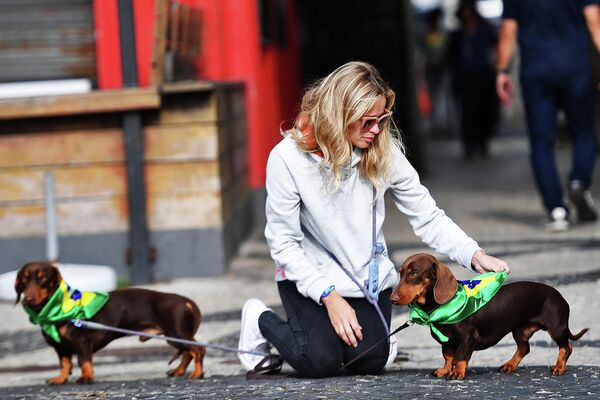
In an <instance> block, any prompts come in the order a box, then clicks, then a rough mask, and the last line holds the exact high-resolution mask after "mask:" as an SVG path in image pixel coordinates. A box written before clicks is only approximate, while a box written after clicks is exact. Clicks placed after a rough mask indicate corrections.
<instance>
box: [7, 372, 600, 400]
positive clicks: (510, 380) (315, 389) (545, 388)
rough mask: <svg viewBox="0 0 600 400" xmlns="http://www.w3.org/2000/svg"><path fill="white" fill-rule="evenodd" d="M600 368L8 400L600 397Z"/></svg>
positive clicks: (166, 385)
mask: <svg viewBox="0 0 600 400" xmlns="http://www.w3.org/2000/svg"><path fill="white" fill-rule="evenodd" d="M599 384H600V368H599V367H583V366H578V367H572V368H570V369H569V370H568V371H567V373H566V374H565V375H564V376H561V377H552V376H551V375H550V374H549V373H548V369H547V368H543V367H528V368H523V369H521V370H519V371H517V372H516V373H514V374H510V375H507V374H501V373H499V372H497V371H496V370H494V369H491V368H474V369H472V370H471V372H470V375H469V379H466V380H464V381H447V380H443V379H441V380H440V379H437V378H433V377H432V376H431V372H430V371H428V370H423V369H408V370H402V371H392V372H388V373H386V374H384V375H380V376H343V377H336V378H326V379H320V380H309V379H300V378H293V377H284V378H281V379H277V380H262V381H247V380H246V379H245V378H244V377H242V376H214V377H211V378H208V379H204V380H202V381H188V380H185V379H154V380H141V381H135V382H132V381H121V382H119V381H115V382H103V383H96V384H94V385H91V386H90V385H88V386H81V385H73V384H70V385H66V386H62V387H48V386H29V387H26V388H6V389H2V398H3V399H4V400H12V399H14V400H17V399H40V398H43V399H89V398H100V399H119V398H121V399H208V398H212V399H259V398H260V399H282V398H285V399H290V400H291V399H303V400H304V399H340V398H344V399H368V398H373V399H399V398H402V399H422V398H428V399H456V398H461V399H492V398H496V399H549V398H550V399H552V398H561V399H584V398H589V399H597V398H599V397H600V385H599Z"/></svg>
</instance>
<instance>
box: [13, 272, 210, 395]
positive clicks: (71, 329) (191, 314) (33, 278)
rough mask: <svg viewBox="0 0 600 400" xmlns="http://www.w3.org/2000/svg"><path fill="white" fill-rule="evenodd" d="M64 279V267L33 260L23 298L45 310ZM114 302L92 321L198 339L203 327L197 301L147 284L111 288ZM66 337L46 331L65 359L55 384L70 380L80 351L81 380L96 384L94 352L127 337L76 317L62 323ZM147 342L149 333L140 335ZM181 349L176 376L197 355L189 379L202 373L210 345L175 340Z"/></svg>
mask: <svg viewBox="0 0 600 400" xmlns="http://www.w3.org/2000/svg"><path fill="white" fill-rule="evenodd" d="M61 280H62V278H61V275H60V272H59V270H58V269H57V268H56V267H55V266H54V265H52V264H51V263H48V262H43V261H39V262H30V263H27V264H25V265H24V266H23V267H22V268H21V269H20V270H19V272H18V274H17V279H16V282H15V290H16V292H17V299H16V302H15V304H17V303H18V302H19V301H20V300H21V296H22V297H23V304H24V305H26V306H27V307H29V308H30V309H31V310H33V311H34V312H39V311H40V310H42V308H43V307H44V305H45V304H46V303H47V302H48V300H49V299H50V298H51V297H52V296H53V294H54V293H55V291H56V290H60V289H59V285H60V282H61ZM109 296H110V297H109V299H108V302H106V304H105V305H104V306H103V307H102V308H101V309H100V311H98V312H97V313H96V314H95V315H94V316H93V317H92V318H91V319H90V320H91V321H95V322H99V323H102V324H105V325H110V326H116V327H119V328H124V329H129V330H135V331H144V332H147V333H153V334H164V335H166V336H172V337H178V338H182V339H187V340H194V334H195V333H196V331H197V330H198V327H199V326H200V319H201V314H200V310H199V309H198V306H197V305H196V303H194V302H193V301H192V300H190V299H188V298H186V297H183V296H179V295H177V294H171V293H161V292H157V291H153V290H147V289H134V288H129V289H118V290H114V291H111V292H110V293H109ZM56 328H57V330H58V333H59V335H60V339H61V340H60V342H57V341H55V340H53V339H52V338H51V337H50V336H48V335H47V334H46V333H44V332H42V333H43V336H44V339H45V340H46V342H47V343H48V344H49V345H50V346H52V347H53V348H54V349H55V350H56V353H57V354H58V358H59V361H60V373H59V375H58V376H57V377H55V378H52V379H50V380H48V383H49V384H54V385H60V384H63V383H65V382H66V381H67V379H68V378H69V375H70V374H71V370H72V362H71V357H72V356H73V355H74V354H75V355H77V360H78V363H79V367H80V368H81V377H80V378H79V379H78V380H77V382H78V383H92V382H93V381H94V370H93V362H92V355H93V353H95V352H96V351H98V350H100V349H102V348H103V347H105V346H106V345H107V344H108V343H110V342H112V341H113V340H115V339H118V338H120V337H122V336H124V335H123V334H121V333H115V332H109V331H97V330H88V329H81V328H76V327H75V326H73V324H72V323H71V322H70V321H68V320H67V321H61V322H57V323H56ZM140 340H141V341H145V340H148V338H143V337H140ZM169 344H170V345H171V346H173V347H175V348H176V349H177V350H178V352H177V354H176V355H175V357H173V359H172V360H171V362H172V361H174V360H175V359H176V358H177V357H179V356H180V355H181V356H182V359H181V363H180V364H179V366H178V367H177V368H174V369H171V370H169V371H168V373H167V374H168V375H170V376H181V375H183V374H184V373H185V370H186V369H187V366H188V364H189V363H190V361H192V359H193V360H194V371H193V372H192V373H190V374H189V375H188V378H189V379H193V378H202V377H203V375H204V371H203V367H202V362H203V359H204V353H205V348H204V347H200V346H187V345H185V344H179V343H171V342H169Z"/></svg>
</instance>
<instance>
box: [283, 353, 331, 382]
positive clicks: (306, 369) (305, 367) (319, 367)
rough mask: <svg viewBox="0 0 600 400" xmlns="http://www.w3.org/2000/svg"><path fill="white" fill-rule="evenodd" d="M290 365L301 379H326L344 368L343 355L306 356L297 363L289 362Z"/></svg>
mask: <svg viewBox="0 0 600 400" xmlns="http://www.w3.org/2000/svg"><path fill="white" fill-rule="evenodd" d="M288 362H289V361H288ZM289 364H290V365H291V366H292V367H293V368H294V369H295V370H296V372H297V373H298V375H300V376H301V377H305V378H326V377H329V376H334V375H337V374H338V373H339V371H340V368H341V366H342V357H341V355H331V354H319V355H311V356H309V355H304V356H302V357H300V358H299V359H298V360H297V362H295V363H292V362H289Z"/></svg>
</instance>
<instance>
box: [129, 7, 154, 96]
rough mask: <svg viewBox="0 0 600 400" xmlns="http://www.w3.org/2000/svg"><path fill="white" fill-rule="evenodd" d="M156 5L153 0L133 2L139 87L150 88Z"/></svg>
mask: <svg viewBox="0 0 600 400" xmlns="http://www.w3.org/2000/svg"><path fill="white" fill-rule="evenodd" d="M154 3H155V2H154V1H153V0H152V1H149V0H133V12H134V15H135V49H136V51H135V53H136V56H137V71H138V85H140V86H150V75H151V74H152V45H153V38H154V20H155V17H154V15H155V7H154Z"/></svg>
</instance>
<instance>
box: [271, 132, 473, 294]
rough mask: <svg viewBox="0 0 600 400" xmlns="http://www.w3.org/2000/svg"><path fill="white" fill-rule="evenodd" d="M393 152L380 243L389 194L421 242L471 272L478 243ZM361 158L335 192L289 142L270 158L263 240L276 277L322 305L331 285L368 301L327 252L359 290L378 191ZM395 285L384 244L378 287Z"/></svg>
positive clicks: (311, 158) (311, 159)
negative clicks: (364, 174) (364, 173)
mask: <svg viewBox="0 0 600 400" xmlns="http://www.w3.org/2000/svg"><path fill="white" fill-rule="evenodd" d="M393 152H394V156H395V162H394V165H393V173H392V177H393V178H392V179H391V182H390V183H389V184H388V185H387V186H386V187H384V188H382V190H379V192H378V193H377V198H376V202H377V218H376V220H377V224H376V234H377V241H378V242H382V243H384V246H385V238H384V237H383V232H382V230H381V227H382V225H383V220H384V218H385V207H384V198H383V195H384V192H385V191H389V192H390V194H391V198H392V199H393V201H394V204H395V205H396V207H397V208H398V209H399V210H400V211H401V212H402V213H404V214H405V215H406V216H407V217H408V220H409V222H410V224H411V226H412V228H413V231H414V232H415V234H416V235H417V236H419V237H420V238H421V240H422V241H423V242H424V243H426V244H428V245H429V246H431V247H432V248H433V249H435V250H436V251H437V252H439V253H441V254H445V255H447V256H449V257H450V258H451V259H453V260H455V261H457V262H458V263H460V264H461V265H463V266H465V267H467V268H471V267H470V266H471V258H472V257H473V254H474V253H475V251H477V250H478V249H479V246H478V245H477V243H476V242H475V241H474V240H473V239H471V238H470V237H469V236H467V235H466V234H465V233H464V232H463V231H462V230H461V229H460V228H459V227H458V225H456V224H455V223H454V222H453V221H452V220H451V219H450V218H449V217H447V216H446V214H445V213H444V211H443V210H441V209H440V208H438V207H437V205H436V203H435V200H434V199H433V198H432V197H431V195H430V194H429V191H428V190H427V188H425V187H424V186H423V185H421V183H420V181H419V176H418V174H417V172H416V171H415V169H414V168H413V167H412V165H411V164H410V163H409V162H408V160H407V159H406V157H405V156H404V154H402V152H401V151H400V149H398V148H396V147H394V149H393ZM360 156H361V150H359V149H355V151H354V154H353V156H352V161H351V163H350V165H349V166H348V167H347V168H346V169H345V170H344V173H343V175H344V176H343V180H342V182H341V184H340V185H339V187H338V188H337V189H335V190H334V189H332V188H331V185H328V183H327V182H328V181H327V179H326V178H324V177H323V175H322V174H321V171H320V169H319V165H320V163H321V162H322V158H321V157H319V156H317V155H315V154H311V153H305V152H303V151H302V150H301V149H300V148H299V147H298V146H297V144H296V143H295V142H294V141H293V140H292V139H291V138H289V137H286V138H284V139H283V140H282V141H281V142H280V143H279V144H277V146H275V148H274V149H273V150H272V151H271V154H270V155H269V160H268V162H267V179H266V187H267V202H266V217H267V225H266V228H265V237H266V239H267V242H268V244H269V248H270V250H271V257H272V258H273V260H274V261H275V265H276V267H277V273H276V279H277V280H284V279H288V280H290V281H293V282H295V283H296V287H297V289H298V292H299V293H301V294H302V295H304V296H306V297H310V298H311V299H313V300H314V301H316V302H317V303H319V302H320V297H321V294H322V293H323V291H324V290H325V289H326V288H328V287H329V286H330V285H335V289H336V291H337V292H338V293H339V294H340V295H342V296H344V297H364V295H363V293H362V291H361V290H360V289H359V288H358V287H357V286H356V284H355V283H354V282H352V280H351V279H350V278H349V277H348V276H347V275H346V274H345V273H344V271H342V269H341V268H340V267H339V266H338V265H337V264H336V262H335V261H334V260H333V259H332V258H331V256H330V254H329V253H328V252H330V253H331V254H333V255H334V256H335V257H336V258H337V259H338V260H339V262H340V263H341V264H342V265H343V266H345V267H346V269H348V270H350V271H351V272H352V273H353V274H354V276H355V277H356V278H357V280H358V281H359V282H360V283H361V284H362V283H363V282H364V281H365V279H367V277H368V272H369V260H370V259H371V253H372V246H373V243H372V242H373V239H372V230H373V216H372V211H373V209H372V204H373V203H372V201H373V186H372V184H371V183H370V181H369V180H368V179H363V178H361V177H360V173H359V171H358V163H359V161H360ZM325 173H326V174H327V170H326V171H325ZM397 282H398V273H397V271H396V270H395V268H394V265H393V263H392V262H391V261H390V259H389V254H388V252H387V246H385V250H384V252H383V254H382V255H381V256H380V258H379V288H380V290H381V291H382V290H385V289H388V288H390V287H393V286H395V285H396V284H397Z"/></svg>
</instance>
